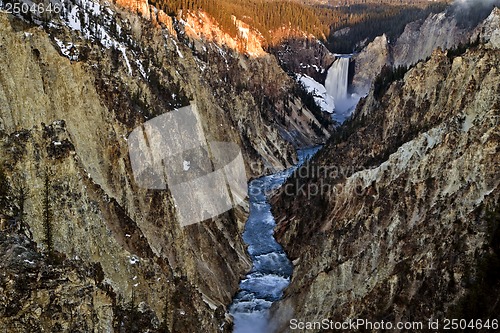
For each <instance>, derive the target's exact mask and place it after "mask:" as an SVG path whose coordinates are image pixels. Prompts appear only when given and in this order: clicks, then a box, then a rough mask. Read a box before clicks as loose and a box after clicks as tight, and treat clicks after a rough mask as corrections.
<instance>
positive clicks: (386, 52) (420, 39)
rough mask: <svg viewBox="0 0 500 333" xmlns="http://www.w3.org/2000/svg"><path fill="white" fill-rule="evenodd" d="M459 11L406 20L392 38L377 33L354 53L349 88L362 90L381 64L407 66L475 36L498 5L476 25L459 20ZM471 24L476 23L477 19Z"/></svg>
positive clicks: (450, 10) (357, 90)
mask: <svg viewBox="0 0 500 333" xmlns="http://www.w3.org/2000/svg"><path fill="white" fill-rule="evenodd" d="M478 6H479V7H480V6H481V4H479V5H478ZM459 13H460V12H459V10H458V9H453V8H448V10H446V11H444V12H441V13H438V14H431V15H429V17H427V19H425V20H419V21H415V22H412V23H409V24H407V25H406V27H405V30H404V31H403V33H402V34H401V35H400V36H399V37H398V38H397V39H396V40H394V41H392V42H391V41H388V40H387V38H386V37H385V36H381V37H377V38H376V39H375V40H374V41H373V42H371V43H370V44H368V45H367V46H366V47H365V48H364V49H363V50H362V51H361V52H360V53H359V54H357V55H355V56H354V60H355V62H356V70H355V74H354V78H353V83H352V88H353V90H354V91H355V92H357V93H359V94H366V93H367V91H368V90H369V88H370V85H371V83H372V82H373V81H374V79H375V78H376V76H377V75H378V74H379V73H380V70H381V69H382V67H383V66H384V65H387V66H390V67H399V66H403V67H409V66H412V65H414V64H416V63H417V62H419V61H421V60H424V59H427V58H428V57H430V55H431V54H432V52H433V51H434V50H436V49H437V48H440V49H442V50H448V49H453V48H456V47H458V46H459V45H461V44H467V43H468V42H469V40H471V39H474V40H475V37H474V36H477V35H478V34H479V32H478V31H479V30H481V26H483V25H487V24H488V23H486V22H488V21H491V20H493V17H495V16H497V15H498V8H496V7H495V8H494V9H493V12H491V15H490V17H489V18H488V19H486V21H485V23H480V24H479V25H478V26H477V27H475V26H474V25H473V26H470V25H465V24H463V23H462V22H461V20H460V18H459ZM457 17H458V18H457ZM483 17H484V16H483ZM474 24H475V25H477V22H474ZM471 37H472V38H471Z"/></svg>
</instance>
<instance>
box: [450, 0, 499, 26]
mask: <svg viewBox="0 0 500 333" xmlns="http://www.w3.org/2000/svg"><path fill="white" fill-rule="evenodd" d="M494 7H500V0H455V1H454V2H453V3H452V4H451V6H450V7H449V8H448V10H447V15H448V16H452V17H454V18H455V19H456V21H457V23H458V25H459V26H460V27H463V28H471V27H474V26H476V25H477V24H478V23H479V22H481V21H483V20H484V19H485V18H486V17H488V15H489V14H490V13H491V11H492V10H493V8H494Z"/></svg>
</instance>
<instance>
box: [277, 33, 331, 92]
mask: <svg viewBox="0 0 500 333" xmlns="http://www.w3.org/2000/svg"><path fill="white" fill-rule="evenodd" d="M282 35H283V37H282V38H281V39H280V40H277V41H276V43H275V44H272V45H271V46H270V52H271V53H272V54H274V55H275V56H276V58H277V59H278V61H279V63H280V65H281V66H282V67H283V68H284V69H285V70H286V71H287V72H290V73H296V74H305V75H307V76H309V77H312V78H313V79H314V80H315V81H317V82H321V83H324V82H325V79H326V74H327V69H328V68H329V67H330V66H331V65H332V63H333V61H334V60H335V56H334V55H333V54H332V53H331V52H330V51H328V49H327V48H326V46H325V45H324V44H323V43H321V42H320V41H319V40H318V39H316V38H315V37H312V36H305V35H302V36H300V35H297V36H295V37H293V34H291V33H290V31H286V32H283V34H282ZM291 35H292V36H291ZM284 36H287V37H286V38H284Z"/></svg>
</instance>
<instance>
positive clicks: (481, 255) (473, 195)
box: [273, 26, 500, 332]
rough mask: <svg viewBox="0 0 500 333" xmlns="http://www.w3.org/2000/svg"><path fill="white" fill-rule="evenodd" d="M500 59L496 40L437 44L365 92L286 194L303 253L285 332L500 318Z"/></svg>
mask: <svg viewBox="0 0 500 333" xmlns="http://www.w3.org/2000/svg"><path fill="white" fill-rule="evenodd" d="M499 29H500V27H499V26H497V27H496V28H495V30H496V31H498V30H499ZM498 63H500V52H499V50H498V48H496V44H494V43H491V42H490V43H487V44H481V45H480V46H478V47H475V48H470V49H469V50H467V51H466V52H465V53H464V54H462V55H461V56H456V57H454V58H452V57H448V56H447V55H446V54H445V53H443V52H441V51H436V52H434V53H433V55H432V57H431V58H430V59H429V60H428V61H426V62H423V63H419V64H418V65H417V66H416V67H415V68H413V69H411V70H410V71H409V72H408V73H406V75H405V76H404V79H403V80H401V81H396V82H393V83H392V85H391V86H390V88H389V89H388V91H387V92H386V93H385V95H384V96H383V97H381V98H380V100H377V99H375V98H374V96H373V95H372V94H370V95H369V96H368V97H367V98H366V99H364V100H362V101H361V102H360V105H358V109H357V112H356V115H355V117H354V118H353V120H352V121H350V122H348V123H346V124H345V125H344V126H343V127H341V128H340V129H339V133H337V134H334V135H333V136H332V138H331V140H330V141H329V143H328V144H327V145H326V146H325V147H324V148H323V150H322V151H321V152H320V153H319V154H318V155H317V156H316V157H315V158H314V159H313V160H312V161H311V162H310V163H309V165H306V166H304V167H303V168H302V169H301V170H302V171H300V170H299V172H298V173H297V174H296V175H295V177H294V178H292V179H291V180H290V181H289V182H288V186H287V185H285V186H284V187H283V190H282V191H281V193H280V194H279V195H277V196H276V197H275V198H274V203H275V206H274V213H275V216H276V218H277V222H278V226H277V228H276V232H277V237H278V241H279V242H281V244H283V245H284V248H285V251H286V252H287V253H288V255H289V256H290V257H291V259H292V260H293V262H294V264H295V268H294V273H293V277H292V281H291V284H290V286H289V288H288V289H287V290H286V292H285V296H284V299H283V300H282V301H280V302H278V304H276V306H275V307H274V314H273V320H274V324H275V326H276V328H277V331H278V332H288V331H290V329H289V322H288V320H289V319H291V318H296V319H298V320H301V321H315V320H316V321H317V320H319V321H320V320H322V319H332V320H335V321H340V322H342V321H344V320H347V319H349V318H363V319H368V320H371V321H380V320H384V321H386V322H387V321H391V322H394V323H395V322H399V321H412V320H417V321H422V322H427V320H428V319H430V318H439V319H443V318H465V319H472V318H474V319H478V318H484V319H486V318H498V315H499V314H500V309H499V308H498V295H499V290H500V289H499V283H500V281H499V280H498V276H499V268H500V266H499V265H498V260H499V258H500V257H499V256H500V251H499V248H498V244H499V232H498V230H499V229H498V226H499V217H498V211H499V208H498V207H499V206H498V205H499V198H500V187H499V185H500V178H499V177H498V174H499V172H500V160H499V156H500V155H499V151H500V136H499V134H500V127H499V123H498V117H499V115H500V99H499V89H500V86H499V84H498V82H500V79H499V78H500V73H499V72H498ZM310 331H311V332H312V331H315V330H310ZM316 331H317V330H316ZM354 331H356V330H354Z"/></svg>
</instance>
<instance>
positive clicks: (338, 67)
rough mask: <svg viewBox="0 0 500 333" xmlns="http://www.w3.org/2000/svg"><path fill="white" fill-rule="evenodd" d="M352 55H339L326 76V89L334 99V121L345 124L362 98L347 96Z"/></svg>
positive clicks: (354, 95)
mask: <svg viewBox="0 0 500 333" xmlns="http://www.w3.org/2000/svg"><path fill="white" fill-rule="evenodd" d="M351 56H352V55H338V58H337V60H335V62H334V63H333V64H332V66H331V67H330V69H329V70H328V74H327V75H326V81H325V88H326V92H327V93H328V95H330V96H332V97H333V100H334V103H335V110H334V113H333V119H334V120H336V121H338V122H339V123H342V122H344V120H346V119H347V118H348V117H349V116H350V115H351V113H352V112H353V111H354V109H355V108H356V104H358V102H359V99H360V96H358V95H357V94H352V95H349V94H347V86H348V83H349V62H350V58H351Z"/></svg>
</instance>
